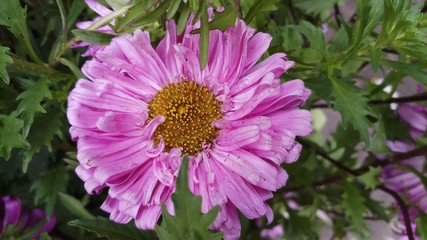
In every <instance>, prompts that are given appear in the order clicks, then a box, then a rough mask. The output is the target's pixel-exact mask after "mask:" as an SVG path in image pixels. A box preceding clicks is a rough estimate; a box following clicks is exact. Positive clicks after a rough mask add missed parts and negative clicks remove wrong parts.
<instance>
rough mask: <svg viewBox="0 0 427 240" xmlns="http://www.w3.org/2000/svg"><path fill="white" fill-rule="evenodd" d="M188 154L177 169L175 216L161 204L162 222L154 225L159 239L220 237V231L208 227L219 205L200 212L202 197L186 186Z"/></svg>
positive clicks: (174, 200)
mask: <svg viewBox="0 0 427 240" xmlns="http://www.w3.org/2000/svg"><path fill="white" fill-rule="evenodd" d="M188 164H189V158H188V156H184V158H183V160H182V163H181V168H180V171H179V175H178V179H177V183H176V191H175V193H174V194H173V195H172V201H173V203H174V209H175V216H172V215H171V214H169V212H168V211H167V209H166V205H165V204H162V216H163V220H162V224H161V225H160V226H157V227H156V233H157V235H158V236H159V238H160V239H161V240H177V239H181V240H186V239H194V240H195V239H218V240H219V239H221V238H222V235H223V234H222V233H221V232H217V233H214V232H211V231H210V230H209V229H208V227H209V226H210V225H211V224H212V223H213V222H214V220H215V218H216V216H217V215H218V211H219V206H216V207H214V208H213V209H211V210H210V211H209V212H208V213H206V214H203V213H202V212H201V208H202V199H201V197H196V196H194V195H193V194H192V193H191V192H190V189H189V187H188Z"/></svg>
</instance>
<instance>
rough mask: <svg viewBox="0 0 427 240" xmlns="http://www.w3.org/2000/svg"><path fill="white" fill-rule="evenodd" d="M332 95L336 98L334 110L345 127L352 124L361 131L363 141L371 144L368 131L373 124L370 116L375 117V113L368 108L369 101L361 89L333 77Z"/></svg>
mask: <svg viewBox="0 0 427 240" xmlns="http://www.w3.org/2000/svg"><path fill="white" fill-rule="evenodd" d="M331 81H332V86H333V89H332V95H333V97H334V98H335V106H334V109H335V110H338V111H339V112H340V113H341V117H342V121H343V125H344V126H346V125H348V124H349V123H351V124H352V125H353V126H354V128H355V129H356V130H358V131H359V133H360V136H361V137H362V140H363V141H364V142H365V143H366V144H369V133H368V129H369V128H370V127H371V125H372V123H371V122H370V121H369V120H368V118H367V117H368V116H370V117H375V114H374V112H373V111H372V110H371V109H370V108H369V107H368V103H367V99H366V97H365V96H363V93H362V92H361V90H360V89H358V88H356V87H355V86H353V85H349V84H348V83H346V82H344V81H339V80H338V79H336V78H335V77H331Z"/></svg>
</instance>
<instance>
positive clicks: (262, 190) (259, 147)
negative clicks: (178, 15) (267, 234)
mask: <svg viewBox="0 0 427 240" xmlns="http://www.w3.org/2000/svg"><path fill="white" fill-rule="evenodd" d="M166 25H167V33H166V36H165V37H164V38H163V39H162V40H161V42H160V43H159V44H158V46H157V48H155V49H154V48H153V47H152V45H151V42H150V37H149V33H148V32H144V31H141V30H136V31H135V32H134V33H133V34H127V35H122V36H120V37H116V38H114V39H113V40H112V42H111V43H110V44H109V45H108V46H105V47H103V48H102V49H97V50H96V51H94V52H93V53H91V54H93V56H94V58H93V59H92V60H89V61H87V62H86V63H85V64H84V66H83V69H82V71H83V73H84V74H85V75H86V76H87V77H88V78H89V79H90V80H86V79H80V80H79V81H78V82H77V84H76V87H75V88H74V89H73V90H72V92H71V93H70V95H69V99H68V112H67V115H68V119H69V122H70V123H71V125H72V127H71V128H70V133H71V136H72V138H73V139H74V140H76V141H77V146H78V155H77V157H78V160H79V162H80V165H79V167H78V168H77V169H76V172H77V174H78V175H79V176H80V178H81V179H82V180H83V181H84V182H85V188H86V190H87V191H88V192H89V193H93V192H96V193H98V192H100V191H101V190H102V189H103V188H106V187H107V188H108V197H107V199H106V200H105V202H104V204H103V205H102V206H101V208H102V209H103V210H105V211H107V212H109V213H110V219H112V220H113V221H116V222H119V223H127V222H129V221H130V220H132V219H135V222H136V225H137V226H138V227H139V228H141V229H153V228H154V226H155V225H156V223H157V221H158V219H159V217H160V214H161V203H162V202H165V204H166V206H167V209H168V211H169V212H171V213H174V207H173V204H172V201H171V198H170V197H171V194H172V193H173V192H174V191H175V182H176V177H177V174H178V170H179V168H180V164H181V159H182V156H183V154H189V155H190V166H189V187H190V190H191V191H192V192H193V193H194V194H195V195H200V196H201V197H202V209H201V210H202V212H207V211H209V210H210V209H211V208H212V207H214V206H215V205H220V212H219V215H218V217H217V219H216V220H215V222H214V224H213V225H212V226H211V228H212V229H220V230H221V231H223V232H224V233H225V239H236V238H238V236H239V235H240V222H239V218H238V215H237V210H239V211H240V212H241V213H242V214H243V215H244V216H245V217H247V218H249V219H254V218H259V217H261V216H264V215H266V216H267V218H268V220H269V221H272V218H273V212H272V209H271V208H270V207H269V205H268V204H267V203H266V200H268V199H270V198H272V196H273V194H272V192H273V191H276V190H277V189H279V188H281V187H283V186H284V185H285V183H286V180H287V179H288V175H287V174H286V171H285V170H284V169H283V168H282V167H281V164H282V163H292V162H295V161H296V160H297V159H298V157H299V154H300V151H301V145H300V144H298V143H297V142H296V141H295V138H296V136H307V135H309V134H310V133H311V114H310V112H309V111H306V110H300V109H298V107H299V106H302V105H303V104H304V103H305V101H306V99H307V98H308V97H309V95H310V90H308V89H306V88H305V87H304V84H303V82H302V81H301V80H293V81H288V82H285V83H283V84H281V83H280V76H281V75H282V74H283V73H284V72H285V71H286V70H287V69H289V68H290V67H292V66H293V65H294V63H293V62H292V61H288V60H287V58H286V55H285V54H283V53H277V54H274V55H271V56H269V57H268V58H266V59H265V60H263V61H261V62H258V61H259V60H260V58H261V56H262V55H263V54H264V53H265V52H266V50H267V48H268V46H269V43H270V41H271V36H270V35H268V34H265V33H255V30H254V29H252V28H250V27H248V26H246V24H245V23H244V22H243V21H241V20H237V21H236V24H235V26H234V27H230V28H228V29H227V30H226V31H225V32H221V31H219V30H212V31H210V36H209V39H210V43H209V50H208V60H207V66H206V68H204V69H202V68H201V66H200V65H199V61H200V60H199V51H200V46H199V39H200V36H199V35H198V34H192V33H191V32H192V30H194V29H196V28H197V27H198V26H199V23H196V24H195V25H192V24H191V21H189V23H188V25H187V27H186V29H185V32H184V33H183V34H182V35H179V36H178V35H177V32H176V31H177V30H176V24H175V22H174V21H173V20H171V21H169V22H167V24H166Z"/></svg>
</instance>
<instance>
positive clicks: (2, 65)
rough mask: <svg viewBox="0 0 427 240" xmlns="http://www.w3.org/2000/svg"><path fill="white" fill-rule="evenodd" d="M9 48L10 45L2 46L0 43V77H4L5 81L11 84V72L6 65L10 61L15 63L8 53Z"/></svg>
mask: <svg viewBox="0 0 427 240" xmlns="http://www.w3.org/2000/svg"><path fill="white" fill-rule="evenodd" d="M8 52H9V48H8V47H2V46H1V45H0V78H1V79H3V81H4V82H5V83H6V84H9V82H10V79H9V74H8V73H7V70H6V65H7V64H9V63H13V60H12V58H11V57H10V56H9V55H8Z"/></svg>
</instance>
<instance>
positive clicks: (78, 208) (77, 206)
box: [58, 192, 95, 219]
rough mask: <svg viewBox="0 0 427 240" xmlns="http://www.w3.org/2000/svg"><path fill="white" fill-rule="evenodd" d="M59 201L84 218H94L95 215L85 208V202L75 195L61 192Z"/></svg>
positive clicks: (71, 211)
mask: <svg viewBox="0 0 427 240" xmlns="http://www.w3.org/2000/svg"><path fill="white" fill-rule="evenodd" d="M58 195H59V201H60V202H61V204H62V206H64V207H65V208H66V209H68V211H70V213H71V214H73V215H75V216H77V217H81V218H84V219H94V218H95V217H94V216H93V215H92V214H91V213H90V212H89V211H87V210H86V209H85V207H84V206H83V204H82V203H81V202H80V201H79V200H78V199H76V198H75V197H73V196H71V195H69V194H66V193H62V192H59V193H58Z"/></svg>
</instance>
